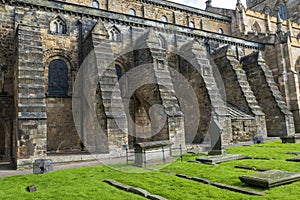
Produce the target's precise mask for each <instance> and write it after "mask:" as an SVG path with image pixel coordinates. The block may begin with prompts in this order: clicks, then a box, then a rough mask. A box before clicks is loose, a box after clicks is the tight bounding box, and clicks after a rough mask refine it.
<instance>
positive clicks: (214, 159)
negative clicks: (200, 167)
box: [196, 120, 246, 164]
mask: <svg viewBox="0 0 300 200" xmlns="http://www.w3.org/2000/svg"><path fill="white" fill-rule="evenodd" d="M222 130H223V129H222V126H221V125H220V123H219V122H218V121H217V120H212V122H211V124H210V125H209V130H208V132H209V135H210V138H211V145H212V149H211V150H210V151H209V152H208V156H206V157H199V158H197V159H196V161H197V162H201V163H204V164H219V163H222V162H227V161H232V160H239V159H244V158H246V156H244V155H241V154H226V151H225V150H224V148H223V145H222V138H221V137H222Z"/></svg>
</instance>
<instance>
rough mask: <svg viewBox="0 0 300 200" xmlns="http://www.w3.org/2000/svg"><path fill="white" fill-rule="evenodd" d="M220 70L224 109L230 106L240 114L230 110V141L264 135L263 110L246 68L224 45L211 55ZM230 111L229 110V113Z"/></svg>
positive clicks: (230, 49)
mask: <svg viewBox="0 0 300 200" xmlns="http://www.w3.org/2000/svg"><path fill="white" fill-rule="evenodd" d="M212 57H213V59H214V62H215V64H216V65H217V67H218V69H219V72H220V73H221V76H222V79H223V83H224V86H225V91H226V101H227V103H228V109H230V107H234V108H235V109H238V110H239V113H244V114H240V115H236V114H234V113H233V114H231V116H230V117H231V121H232V137H233V138H232V141H233V142H242V141H250V140H252V137H253V136H256V135H260V136H263V137H267V129H266V121H265V114H264V113H263V112H262V108H261V107H260V106H259V105H258V102H257V101H256V98H255V96H254V93H253V91H252V89H251V87H250V85H249V82H248V80H247V76H246V72H245V71H244V70H243V68H242V66H241V65H240V62H239V61H238V60H237V58H236V54H235V52H234V51H233V50H232V48H231V47H230V46H225V47H223V48H221V49H219V50H217V51H215V52H214V53H213V55H212ZM230 113H232V112H229V113H228V114H230Z"/></svg>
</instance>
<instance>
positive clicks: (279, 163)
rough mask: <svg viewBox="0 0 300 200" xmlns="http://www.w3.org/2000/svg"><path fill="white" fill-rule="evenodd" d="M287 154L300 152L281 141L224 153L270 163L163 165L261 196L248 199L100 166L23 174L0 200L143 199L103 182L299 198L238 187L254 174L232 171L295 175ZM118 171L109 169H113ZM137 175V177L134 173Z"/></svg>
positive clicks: (283, 191) (181, 194)
mask: <svg viewBox="0 0 300 200" xmlns="http://www.w3.org/2000/svg"><path fill="white" fill-rule="evenodd" d="M286 152H300V145H299V144H281V141H274V142H269V143H266V144H262V145H252V146H243V147H233V148H229V149H227V153H238V154H245V155H247V156H252V157H265V158H272V160H238V161H231V162H226V163H222V164H219V165H205V164H197V163H191V162H187V161H189V160H194V159H195V158H196V157H197V156H198V155H191V154H188V155H185V156H184V159H183V162H180V161H176V162H175V163H172V164H169V165H166V166H165V167H164V170H167V171H172V172H176V173H182V174H187V175H190V176H196V177H201V178H206V179H209V180H211V181H215V182H219V183H225V184H230V185H234V186H239V187H243V188H247V189H251V190H256V191H260V192H264V193H266V194H267V195H266V196H263V197H258V196H251V195H246V194H241V193H237V192H232V191H228V190H224V189H219V188H216V187H214V186H210V185H205V184H202V183H197V182H194V181H191V180H185V179H182V178H178V177H175V176H174V175H170V174H166V173H162V172H158V171H147V170H144V169H139V168H135V167H131V166H126V165H124V164H116V165H113V166H112V167H109V166H104V165H99V166H93V167H85V168H80V169H69V170H62V171H54V172H50V173H47V174H42V175H24V176H16V177H7V178H1V179H0V198H1V199H9V200H11V199H13V200H14V199H21V200H23V199H72V200H73V199H122V200H123V199H125V200H126V199H130V200H132V199H133V200H135V199H145V198H142V197H140V196H137V195H134V194H130V193H127V192H124V191H120V190H118V189H116V188H114V187H112V186H110V185H108V184H106V183H103V180H105V179H114V180H116V181H119V182H121V183H124V184H128V185H131V186H136V187H140V188H143V189H146V190H148V191H149V192H151V193H153V194H157V195H161V196H163V197H165V198H168V199H180V200H181V199H222V200H223V199H228V200H229V199H230V200H231V199H293V200H294V199H299V198H300V182H295V183H292V184H287V185H283V186H279V187H274V188H271V189H270V190H268V189H266V190H262V189H258V188H251V187H249V186H246V185H244V184H242V183H241V182H240V180H239V178H238V177H239V176H241V175H245V174H250V173H254V171H250V170H244V169H236V168H234V166H236V165H247V166H254V167H257V168H271V169H279V170H287V171H294V172H300V163H294V162H286V161H285V159H286V158H292V157H295V156H294V155H288V154H286ZM116 167H117V168H119V169H122V171H118V170H114V168H116ZM133 172H139V173H133ZM33 184H34V185H36V186H37V189H38V191H37V192H34V193H29V192H27V191H26V187H27V186H29V185H33Z"/></svg>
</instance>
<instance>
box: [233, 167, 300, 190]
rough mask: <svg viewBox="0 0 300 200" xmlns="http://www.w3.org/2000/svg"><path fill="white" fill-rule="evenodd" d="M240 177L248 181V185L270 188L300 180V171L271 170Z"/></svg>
mask: <svg viewBox="0 0 300 200" xmlns="http://www.w3.org/2000/svg"><path fill="white" fill-rule="evenodd" d="M239 178H240V180H241V181H242V182H243V183H246V184H248V185H252V186H256V187H260V188H270V187H274V186H279V185H283V184H287V183H291V182H294V181H298V180H300V173H295V172H288V171H280V170H269V171H265V172H259V173H255V174H250V175H245V176H241V177H239Z"/></svg>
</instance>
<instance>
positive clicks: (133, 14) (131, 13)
mask: <svg viewBox="0 0 300 200" xmlns="http://www.w3.org/2000/svg"><path fill="white" fill-rule="evenodd" d="M129 15H132V16H135V10H134V9H132V8H130V9H129Z"/></svg>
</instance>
